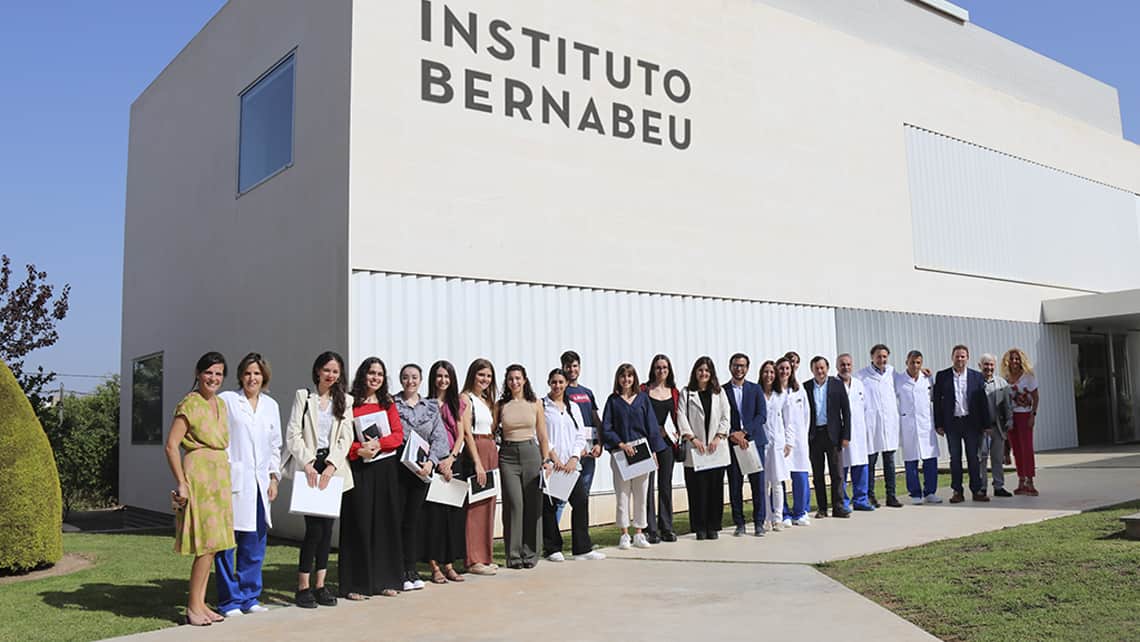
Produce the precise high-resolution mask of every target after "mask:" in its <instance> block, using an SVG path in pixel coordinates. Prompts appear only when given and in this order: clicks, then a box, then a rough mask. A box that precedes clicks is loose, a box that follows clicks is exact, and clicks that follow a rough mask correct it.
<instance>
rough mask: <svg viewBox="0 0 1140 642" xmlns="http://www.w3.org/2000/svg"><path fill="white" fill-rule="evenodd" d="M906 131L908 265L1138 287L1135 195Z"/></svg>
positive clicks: (1139, 235) (1098, 287)
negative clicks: (910, 235) (911, 251)
mask: <svg viewBox="0 0 1140 642" xmlns="http://www.w3.org/2000/svg"><path fill="white" fill-rule="evenodd" d="M904 129H905V131H906V145H907V168H908V181H909V185H910V201H911V219H912V232H913V237H914V262H915V265H916V266H918V267H924V268H930V269H936V270H943V271H947V272H954V273H960V274H970V275H975V276H983V277H990V278H1000V279H1009V280H1014V281H1022V282H1026V283H1038V284H1043V285H1055V286H1065V287H1072V288H1078V289H1085V290H1092V291H1111V290H1123V289H1128V288H1134V287H1137V286H1138V285H1140V251H1138V250H1140V227H1138V225H1137V207H1138V202H1140V199H1138V198H1137V196H1136V195H1135V194H1133V193H1131V192H1128V191H1125V190H1121V189H1117V188H1115V187H1109V186H1107V185H1103V184H1101V183H1097V182H1094V181H1091V180H1088V179H1086V178H1081V177H1079V176H1074V175H1072V174H1067V173H1065V172H1062V171H1060V170H1056V169H1053V168H1050V167H1046V166H1044V165H1039V164H1037V163H1033V162H1030V161H1027V160H1024V159H1021V158H1017V157H1014V156H1009V155H1007V154H1003V153H1001V152H997V151H994V150H991V149H987V148H984V147H979V146H977V145H974V144H971V143H967V142H963V141H960V140H956V139H954V138H950V137H947V136H943V135H941V134H936V133H934V132H930V131H926V130H924V129H919V128H917V127H912V126H906V127H905V128H904Z"/></svg>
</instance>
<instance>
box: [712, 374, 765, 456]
mask: <svg viewBox="0 0 1140 642" xmlns="http://www.w3.org/2000/svg"><path fill="white" fill-rule="evenodd" d="M723 388H724V394H726V395H728V408H729V410H731V411H732V416H731V417H730V420H731V421H732V427H731V428H729V429H728V432H729V434H732V433H734V432H737V431H739V430H740V425H741V424H742V423H743V425H744V434H745V435H747V436H748V439H749V440H750V441H754V442H756V447H757V448H758V449H759V450H760V453H761V454H763V452H764V446H767V445H768V435H766V434H764V424H765V423H767V421H768V404H767V403H766V402H765V401H764V394H763V392H761V390H760V385H759V384H755V383H752V382H751V381H745V382H744V387H743V389H742V390H741V391H740V405H741V407H740V408H737V407H736V395H735V394H734V393H733V392H732V382H731V381H730V382H728V383H726V384H724V386H723ZM742 416H743V418H744V419H743V421H742V420H741V417H742Z"/></svg>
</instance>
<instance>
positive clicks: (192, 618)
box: [166, 352, 234, 626]
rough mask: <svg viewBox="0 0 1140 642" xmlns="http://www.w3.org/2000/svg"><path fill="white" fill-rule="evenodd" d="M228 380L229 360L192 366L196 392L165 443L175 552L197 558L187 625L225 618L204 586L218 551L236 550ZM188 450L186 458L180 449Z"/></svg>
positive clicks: (181, 407) (210, 355)
mask: <svg viewBox="0 0 1140 642" xmlns="http://www.w3.org/2000/svg"><path fill="white" fill-rule="evenodd" d="M225 377H226V360H225V357H223V356H222V355H221V354H219V353H217V352H207V353H206V354H204V355H202V357H201V358H200V359H198V364H197V365H196V366H195V368H194V389H193V390H192V391H190V394H188V395H186V396H185V397H183V398H182V401H180V402H178V405H177V406H176V407H175V408H174V421H173V423H172V424H171V425H170V435H169V436H168V437H167V439H166V460H167V462H168V463H169V464H170V470H171V472H172V473H174V481H175V482H177V483H178V490H175V491H172V492H171V502H172V504H173V506H174V509H175V531H174V552H175V553H181V554H183V555H193V556H194V563H193V565H192V566H191V567H190V597H189V599H188V600H187V603H186V621H187V622H188V623H190V624H193V625H195V626H209V625H210V624H213V623H214V622H221V621H222V620H224V619H225V618H224V617H222V616H221V615H220V614H218V613H216V612H214V611H212V610H210V608H209V607H208V606H206V584H207V582H209V580H210V568H211V567H212V566H213V565H214V553H217V552H219V551H224V550H226V549H230V548H233V547H234V528H233V507H232V504H231V501H230V493H231V491H232V488H231V486H230V465H229V459H228V458H227V457H226V447H228V446H229V443H230V431H229V425H228V423H227V420H226V406H225V404H224V403H223V402H222V400H221V399H219V398H218V396H217V392H218V389H219V388H221V386H222V380H223V379H225ZM180 448H181V449H182V450H185V451H186V454H185V456H183V455H182V454H181V453H180V452H179V449H180Z"/></svg>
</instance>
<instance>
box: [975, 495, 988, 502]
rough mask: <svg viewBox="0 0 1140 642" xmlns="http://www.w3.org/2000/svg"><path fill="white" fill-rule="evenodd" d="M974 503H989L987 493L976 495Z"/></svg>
mask: <svg viewBox="0 0 1140 642" xmlns="http://www.w3.org/2000/svg"><path fill="white" fill-rule="evenodd" d="M974 501H976V502H988V501H990V498H989V496H988V495H986V494H985V493H974Z"/></svg>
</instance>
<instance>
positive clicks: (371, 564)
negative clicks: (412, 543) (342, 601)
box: [337, 456, 404, 595]
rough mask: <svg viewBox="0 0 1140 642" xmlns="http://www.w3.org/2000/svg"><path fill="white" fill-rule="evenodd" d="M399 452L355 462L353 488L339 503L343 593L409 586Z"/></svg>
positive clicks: (339, 574)
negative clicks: (406, 584) (407, 584)
mask: <svg viewBox="0 0 1140 642" xmlns="http://www.w3.org/2000/svg"><path fill="white" fill-rule="evenodd" d="M403 467H404V465H403V464H401V463H400V461H399V459H398V458H397V457H396V456H392V457H388V458H386V459H381V460H379V461H375V462H372V463H370V464H366V463H364V462H362V461H359V460H357V461H354V462H352V464H351V468H352V478H353V488H352V490H350V491H348V492H347V493H345V494H344V495H343V499H342V500H341V503H340V556H339V557H338V558H337V579H338V583H339V585H340V593H341V595H347V594H348V593H361V594H363V595H376V594H378V593H380V592H381V591H383V590H384V589H392V590H396V591H398V590H400V589H402V588H404V560H403V550H404V548H403V543H402V542H401V540H400V528H401V524H402V522H401V521H400V520H401V515H400V511H401V508H402V506H403V504H402V502H401V497H400V469H401V468H403Z"/></svg>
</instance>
